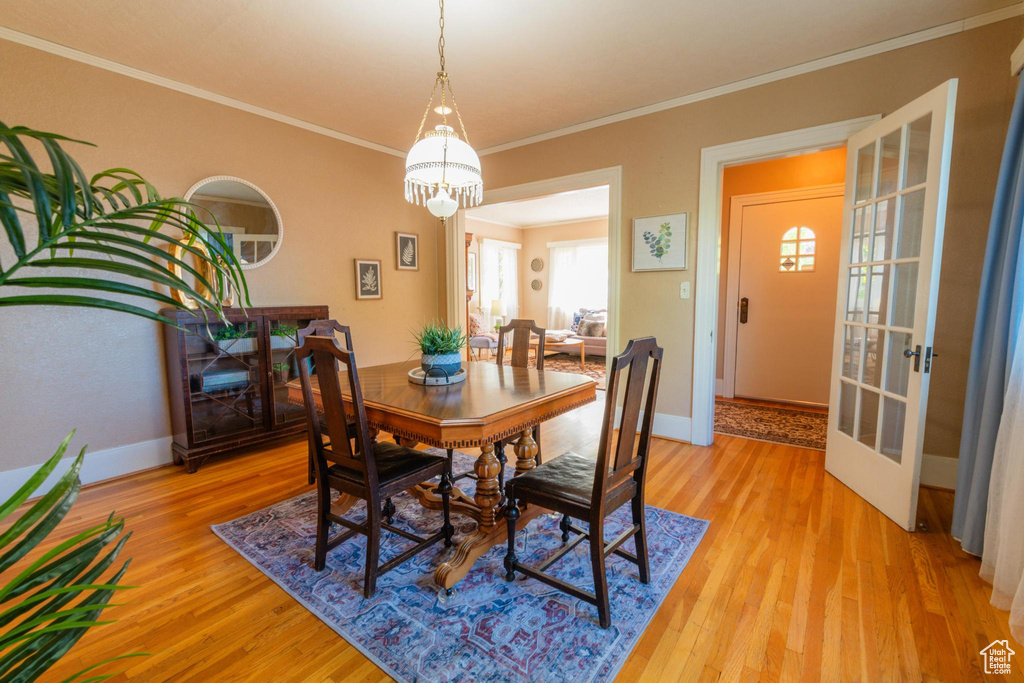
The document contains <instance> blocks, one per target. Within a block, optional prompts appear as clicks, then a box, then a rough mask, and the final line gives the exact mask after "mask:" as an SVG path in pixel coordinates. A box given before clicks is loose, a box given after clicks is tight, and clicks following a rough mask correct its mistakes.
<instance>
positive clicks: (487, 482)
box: [434, 429, 544, 593]
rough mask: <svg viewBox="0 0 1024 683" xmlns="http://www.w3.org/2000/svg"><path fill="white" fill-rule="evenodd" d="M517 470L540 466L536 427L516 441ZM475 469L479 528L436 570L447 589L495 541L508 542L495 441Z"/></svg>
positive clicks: (527, 511) (528, 511)
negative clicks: (534, 432) (534, 431)
mask: <svg viewBox="0 0 1024 683" xmlns="http://www.w3.org/2000/svg"><path fill="white" fill-rule="evenodd" d="M515 453H516V474H522V473H523V472H528V471H530V470H531V469H533V468H534V467H535V466H536V461H535V460H534V458H535V457H536V455H537V443H536V442H535V441H534V440H533V433H532V429H527V430H525V431H524V432H523V433H522V434H521V435H520V437H519V440H518V441H517V442H516V445H515ZM473 469H474V472H475V473H476V476H477V482H476V493H475V494H474V496H473V499H474V502H475V503H476V505H477V506H478V507H479V516H478V517H477V528H476V531H474V532H473V533H472V534H471V535H470V536H469V537H468V538H466V539H465V540H463V541H462V543H460V544H459V547H458V548H456V549H455V554H454V555H453V556H452V558H451V559H450V560H449V561H447V562H444V563H443V564H441V566H439V567H438V568H437V570H436V571H435V572H434V583H436V584H437V585H438V587H439V588H441V589H442V590H443V591H448V592H449V593H450V592H451V589H452V588H454V586H455V584H457V583H458V582H459V581H461V580H462V578H463V577H464V576H465V575H466V574H468V573H469V570H470V569H472V568H473V565H474V564H475V563H476V561H477V560H478V559H480V558H481V557H483V556H484V555H485V554H486V553H487V551H489V550H490V549H491V548H493V547H494V546H495V545H498V544H504V543H505V542H506V539H507V538H508V532H507V526H508V525H507V524H506V522H505V518H504V515H503V508H502V506H501V505H500V503H501V497H502V496H501V488H500V486H499V485H498V473H499V472H500V471H501V463H499V462H498V458H497V457H496V456H495V455H494V444H485V445H484V446H483V447H481V449H480V456H479V457H478V458H477V460H476V464H475V466H474V468H473ZM543 511H544V510H543V508H540V507H537V506H536V505H532V506H530V507H528V508H523V509H522V511H521V512H520V516H519V520H518V522H517V525H516V528H517V529H521V528H523V527H524V526H526V525H527V524H528V523H529V522H530V520H532V519H534V518H535V517H537V516H538V515H540V514H541V513H542V512H543Z"/></svg>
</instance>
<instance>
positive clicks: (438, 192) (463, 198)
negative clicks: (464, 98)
mask: <svg viewBox="0 0 1024 683" xmlns="http://www.w3.org/2000/svg"><path fill="white" fill-rule="evenodd" d="M438 4H439V6H440V9H441V19H440V21H439V22H438V24H439V25H440V27H441V37H440V38H439V39H438V41H437V54H438V57H440V66H441V69H440V71H438V72H437V78H436V79H435V80H434V88H433V90H431V91H430V100H428V101H427V109H426V111H424V112H423V119H422V120H421V121H420V127H419V130H417V131H416V138H415V140H413V145H412V149H410V150H409V155H408V156H406V157H405V200H406V201H407V202H411V203H413V204H420V205H421V206H425V207H427V210H428V211H430V213H432V214H434V215H435V216H437V217H438V218H440V219H442V220H444V219H446V218H449V217H451V216H452V215H454V214H455V212H456V211H458V210H459V205H460V204H461V205H462V206H463V207H470V206H476V205H478V204H479V203H480V202H481V201H483V198H484V181H483V177H482V175H481V174H480V157H478V156H477V155H476V152H474V151H473V148H472V147H470V146H469V136H468V135H467V134H466V126H465V125H464V124H463V123H462V114H460V113H459V105H457V104H456V103H455V93H453V92H452V84H451V81H450V80H448V72H447V71H445V68H444V0H439V3H438ZM439 94H440V104H439V105H438V106H436V107H434V97H435V96H437V95H439ZM449 102H450V103H451V106H448V103H449ZM432 108H433V109H432ZM431 110H433V111H434V112H435V113H437V114H438V115H439V116H440V117H441V123H440V125H436V126H434V130H427V132H426V133H424V132H423V128H424V126H425V125H426V123H427V118H428V117H429V116H430V112H431ZM449 114H455V120H456V121H458V123H459V130H461V131H462V137H461V138H460V137H459V135H458V133H456V132H455V129H454V128H452V127H451V126H449V125H448V115H449ZM421 135H422V137H420V136H421Z"/></svg>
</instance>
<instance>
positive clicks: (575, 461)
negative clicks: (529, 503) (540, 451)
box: [512, 451, 636, 508]
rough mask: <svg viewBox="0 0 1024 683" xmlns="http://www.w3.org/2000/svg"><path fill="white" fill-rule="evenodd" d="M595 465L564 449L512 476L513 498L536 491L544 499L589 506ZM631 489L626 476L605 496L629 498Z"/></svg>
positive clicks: (633, 485)
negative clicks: (559, 453) (558, 454)
mask: <svg viewBox="0 0 1024 683" xmlns="http://www.w3.org/2000/svg"><path fill="white" fill-rule="evenodd" d="M596 467H597V464H596V462H595V461H594V460H593V459H592V458H587V457H585V456H582V455H579V454H577V453H573V452H572V451H568V452H566V453H563V454H562V455H560V456H558V457H557V458H554V459H553V460H546V461H545V462H544V464H542V465H538V466H537V467H534V468H533V469H532V470H530V471H529V472H527V473H526V474H521V475H519V476H517V477H515V478H514V479H513V480H512V482H513V484H514V486H515V495H516V498H518V499H522V498H529V497H530V496H529V494H530V492H536V493H538V494H541V495H542V496H544V497H545V498H555V499H559V500H564V501H566V502H567V503H570V504H572V505H577V506H580V507H586V508H589V507H590V498H591V496H592V495H593V493H594V471H595V469H596ZM635 490H636V484H635V483H634V482H633V480H632V479H627V480H626V481H624V482H623V483H622V484H620V485H619V486H616V487H615V488H614V489H612V490H610V491H608V492H607V494H606V496H607V498H608V499H614V500H616V501H619V500H622V499H629V498H631V497H632V495H633V493H634V492H635Z"/></svg>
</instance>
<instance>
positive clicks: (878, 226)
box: [871, 199, 896, 261]
mask: <svg viewBox="0 0 1024 683" xmlns="http://www.w3.org/2000/svg"><path fill="white" fill-rule="evenodd" d="M895 221H896V200H895V199H886V200H884V201H881V202H878V203H877V204H875V236H874V247H873V248H872V252H871V260H872V261H885V260H886V259H888V258H889V256H890V255H891V254H892V234H893V225H894V223H895Z"/></svg>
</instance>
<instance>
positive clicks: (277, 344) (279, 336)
mask: <svg viewBox="0 0 1024 683" xmlns="http://www.w3.org/2000/svg"><path fill="white" fill-rule="evenodd" d="M298 333H299V328H297V327H293V326H291V325H278V326H277V327H275V328H273V329H271V330H270V348H272V349H293V348H295V347H296V346H298V343H297V341H296V336H297V335H298Z"/></svg>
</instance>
